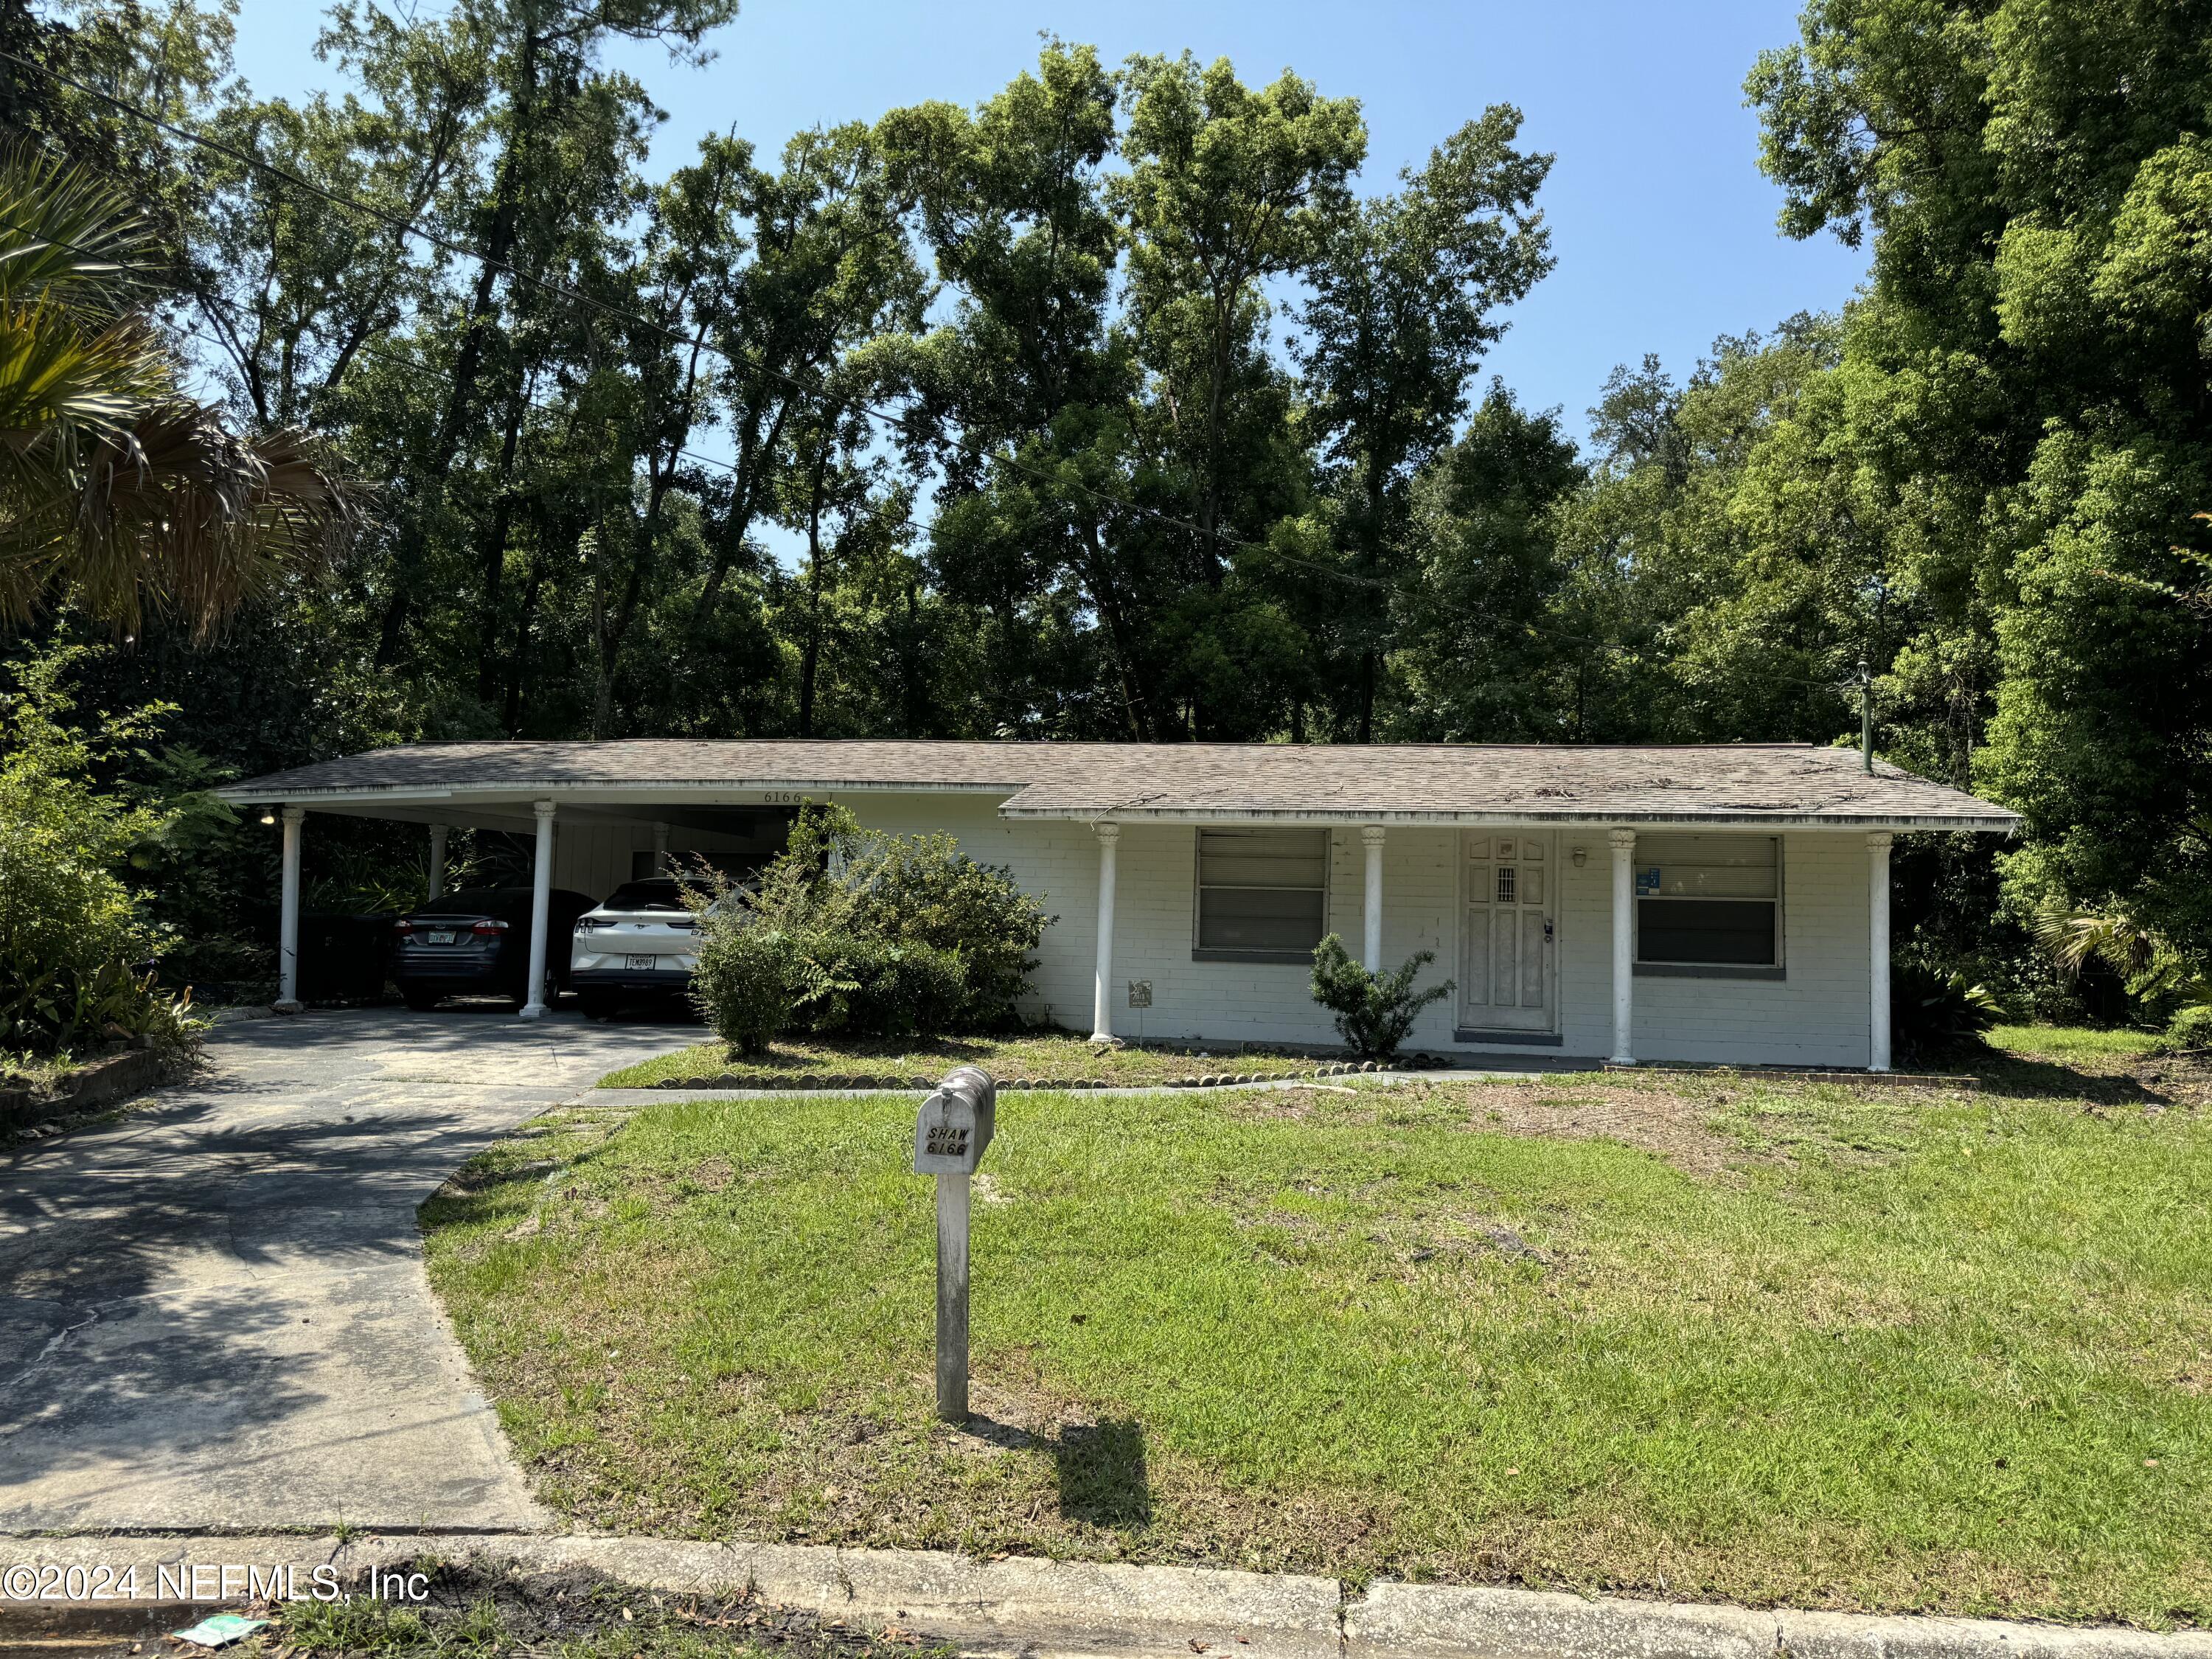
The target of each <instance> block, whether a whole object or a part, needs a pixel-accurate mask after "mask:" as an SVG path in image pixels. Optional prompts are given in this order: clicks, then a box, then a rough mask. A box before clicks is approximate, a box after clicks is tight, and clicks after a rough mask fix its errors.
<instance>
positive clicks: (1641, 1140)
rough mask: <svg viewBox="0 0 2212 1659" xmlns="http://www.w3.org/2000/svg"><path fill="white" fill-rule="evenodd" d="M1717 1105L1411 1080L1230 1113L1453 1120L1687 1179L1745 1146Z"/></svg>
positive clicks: (1639, 1090) (1252, 1102) (1653, 1091)
mask: <svg viewBox="0 0 2212 1659" xmlns="http://www.w3.org/2000/svg"><path fill="white" fill-rule="evenodd" d="M1713 1108H1714V1101H1713V1100H1712V1098H1711V1097H1692V1096H1691V1095H1688V1094H1685V1093H1681V1092H1678V1091H1674V1090H1668V1089H1658V1088H1651V1087H1648V1086H1638V1087H1627V1086H1622V1087H1613V1088H1604V1087H1596V1088H1570V1089H1554V1088H1547V1087H1544V1086H1543V1085H1536V1084H1526V1083H1502V1084H1480V1083H1468V1084H1459V1083H1429V1082H1420V1083H1409V1084H1406V1085H1401V1086H1399V1087H1396V1088H1391V1089H1379V1088H1378V1089H1358V1090H1350V1089H1284V1090H1279V1091H1275V1092H1273V1093H1270V1094H1267V1095H1261V1096H1252V1097H1246V1098H1244V1099H1243V1100H1241V1101H1239V1102H1238V1103H1237V1106H1236V1108H1235V1109H1237V1110H1239V1111H1241V1112H1243V1113H1245V1114H1247V1115H1252V1116H1256V1117H1285V1118H1309V1117H1316V1116H1328V1117H1334V1118H1337V1119H1339V1120H1340V1121H1372V1122H1399V1123H1407V1124H1413V1123H1419V1122H1422V1121H1433V1122H1435V1123H1437V1125H1439V1126H1440V1127H1441V1126H1442V1125H1443V1124H1445V1123H1454V1124H1456V1125H1457V1126H1458V1127H1465V1128H1470V1129H1482V1130H1487V1131H1489V1132H1491V1133H1496V1134H1514V1135H1540V1136H1546V1137H1550V1138H1553V1139H1561V1140H1615V1141H1619V1142H1620V1144H1621V1145H1623V1146H1633V1147H1635V1148H1636V1149H1637V1150H1638V1151H1639V1152H1651V1153H1654V1154H1656V1156H1658V1157H1660V1158H1665V1159H1666V1160H1667V1161H1668V1163H1669V1164H1674V1166H1675V1167H1676V1168H1677V1169H1679V1170H1682V1171H1684V1172H1685V1173H1686V1174H1689V1175H1694V1176H1707V1177H1710V1176H1716V1175H1718V1174H1720V1173H1721V1171H1722V1170H1724V1169H1725V1168H1727V1166H1728V1165H1729V1164H1730V1163H1731V1162H1741V1160H1742V1157H1743V1152H1742V1149H1741V1147H1740V1146H1737V1145H1736V1143H1735V1142H1734V1141H1732V1140H1730V1139H1729V1138H1728V1137H1726V1136H1724V1135H1722V1134H1718V1133H1715V1132H1714V1130H1713V1129H1712V1128H1711V1126H1710V1122H1709V1120H1710V1119H1711V1117H1712V1115H1713Z"/></svg>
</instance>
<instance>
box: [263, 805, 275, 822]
mask: <svg viewBox="0 0 2212 1659" xmlns="http://www.w3.org/2000/svg"><path fill="white" fill-rule="evenodd" d="M261 821H262V823H276V808H275V807H273V806H264V807H263V808H262V809H261Z"/></svg>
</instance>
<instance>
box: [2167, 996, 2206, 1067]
mask: <svg viewBox="0 0 2212 1659" xmlns="http://www.w3.org/2000/svg"><path fill="white" fill-rule="evenodd" d="M2158 1046H2159V1051H2160V1053H2161V1054H2187V1053H2190V1052H2191V1051H2192V1050H2196V1049H2203V1048H2212V1002H2192V1003H2191V1004H2190V1005H2188V1006H2186V1007H2185V1008H2183V1009H2182V1010H2181V1011H2180V1012H2178V1013H2176V1014H2175V1015H2174V1017H2173V1018H2172V1019H2170V1020H2168V1021H2167V1022H2166V1035H2165V1036H2161V1037H2160V1039H2159V1040H2158Z"/></svg>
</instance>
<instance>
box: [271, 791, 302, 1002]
mask: <svg viewBox="0 0 2212 1659" xmlns="http://www.w3.org/2000/svg"><path fill="white" fill-rule="evenodd" d="M306 821H307V808H306V807H304V806H288V807H286V808H285V809H284V862H283V871H284V878H283V889H282V891H281V893H280V896H279V898H278V901H277V910H276V1012H278V1013H280V1014H296V1013H298V1012H300V826H301V824H302V823H305V822H306Z"/></svg>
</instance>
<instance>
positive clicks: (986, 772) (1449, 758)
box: [222, 738, 2019, 830]
mask: <svg viewBox="0 0 2212 1659" xmlns="http://www.w3.org/2000/svg"><path fill="white" fill-rule="evenodd" d="M653 789H665V790H668V791H670V792H671V799H698V798H700V797H701V796H702V795H704V794H710V793H720V792H732V793H742V792H744V791H748V790H752V791H757V790H763V789H775V790H809V789H811V790H819V791H824V792H828V791H832V790H898V789H906V790H920V791H941V790H987V791H990V792H993V793H1005V794H1006V795H1007V796H1009V797H1010V799H1006V801H1005V802H1004V803H1003V805H1001V806H1000V811H1001V813H1002V814H1003V815H1004V816H1006V817H1012V818H1038V817H1042V818H1082V819H1091V818H1101V817H1115V818H1121V819H1132V820H1142V819H1172V820H1176V821H1179V822H1192V821H1203V820H1206V819H1209V818H1218V819H1230V818H1241V819H1245V820H1248V821H1249V820H1250V819H1252V818H1255V817H1258V818H1290V819H1300V818H1304V819H1312V820H1315V821H1350V820H1355V819H1356V820H1365V821H1369V822H1384V823H1387V822H1407V821H1431V822H1449V821H1452V820H1454V819H1457V818H1468V819H1481V820H1485V821H1493V822H1494V821H1523V822H1557V823H1655V822H1661V823H1663V822H1678V821H1699V820H1714V821H1728V820H1737V819H1742V820H1752V821H1757V822H1767V823H1820V824H1829V825H1835V826H1838V827H1841V826H1849V825H1853V824H1860V823H1865V824H1869V825H1881V824H1894V825H1897V826H1899V827H1914V828H1923V829H1992V830H2003V829H2011V828H2013V827H2014V826H2015V824H2016V823H2018V821H2019V820H2018V819H2017V817H2015V815H2014V814H2013V813H2011V812H2008V811H2006V810H2005V809H2004V808H2002V807H2000V806H1993V805H1990V804H1989V803H1988V802H1986V801H1982V800H1977V799H1974V798H1973V797H1972V796H1971V795H1968V794H1966V793H1962V792H1961V791H1959V790H1956V789H1951V788H1948V787H1945V786H1943V785H1942V784H1937V783H1931V782H1929V781H1928V780H1927V779H1925V778H1919V777H1915V776H1914V775H1911V773H1909V772H1903V771H1900V770H1899V769H1897V768H1895V767H1893V766H1890V765H1887V764H1886V763H1876V766H1875V771H1874V773H1873V774H1872V775H1868V774H1866V773H1865V772H1863V771H1862V770H1861V769H1860V761H1859V757H1858V754H1857V751H1856V750H1848V749H1826V748H1814V747H1813V746H1811V745H1808V744H1707V745H1681V746H1666V747H1660V746H1652V747H1608V746H1601V745H1595V744H1591V745H1582V744H1419V745H1409V744H1103V743H1102V744H1082V743H955V742H945V743H934V742H904V741H890V740H862V741H803V740H775V741H752V740H744V739H731V740H726V741H714V740H695V739H689V738H623V739H618V740H615V741H610V742H604V743H525V742H514V743H438V744H410V745H408V746H406V747H403V748H397V749H380V750H373V751H371V752H369V753H367V754H361V755H349V756H346V757H343V758H342V759H337V760H328V761H321V762H318V763H315V764H314V765H312V766H304V767H301V768H298V769H295V770H293V771H289V772H279V773H276V774H274V775H270V776H268V777H262V778H254V779H252V780H249V781H246V782H244V783H239V784H234V785H232V786H230V787H228V788H226V789H225V790H223V791H222V793H223V794H224V795H225V796H226V797H228V799H232V800H235V801H287V800H289V801H301V802H304V803H306V804H308V805H313V801H314V800H315V799H316V798H317V797H318V796H320V797H323V798H325V799H331V798H336V797H344V798H347V799H350V800H353V801H355V802H362V803H365V802H368V801H373V800H375V799H389V800H391V801H392V803H393V804H394V805H398V804H399V803H400V802H402V801H403V800H404V799H407V798H409V797H414V798H416V799H467V798H476V799H484V798H487V797H493V796H505V797H507V798H513V797H516V796H518V795H532V794H550V795H553V796H555V797H556V798H562V799H589V798H591V797H592V796H593V795H595V794H619V795H621V796H623V797H626V798H629V799H636V798H637V795H638V792H639V791H641V790H653Z"/></svg>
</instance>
